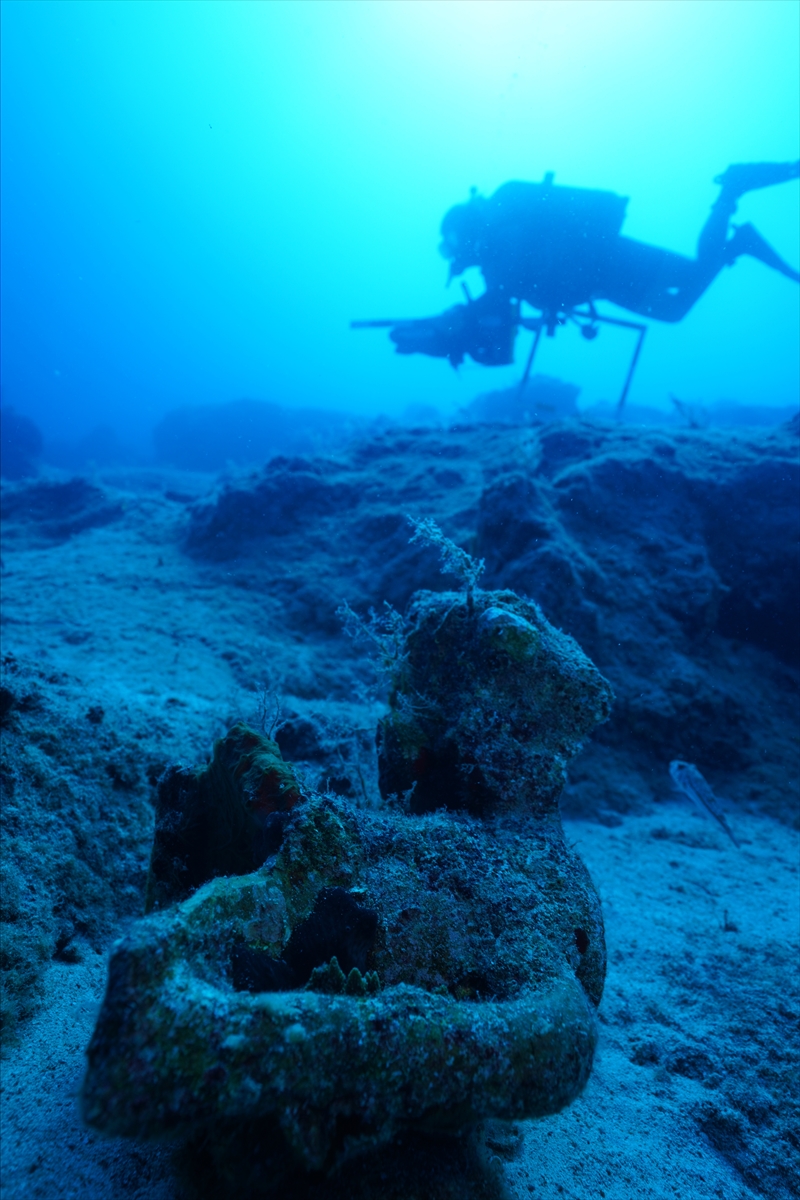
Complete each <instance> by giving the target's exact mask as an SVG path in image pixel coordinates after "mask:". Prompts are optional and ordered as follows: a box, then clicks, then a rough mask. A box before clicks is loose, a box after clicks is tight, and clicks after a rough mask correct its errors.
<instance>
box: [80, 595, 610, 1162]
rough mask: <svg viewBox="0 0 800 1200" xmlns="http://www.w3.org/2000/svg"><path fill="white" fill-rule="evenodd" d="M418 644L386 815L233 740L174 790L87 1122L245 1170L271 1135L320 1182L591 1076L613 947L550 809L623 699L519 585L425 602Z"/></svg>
mask: <svg viewBox="0 0 800 1200" xmlns="http://www.w3.org/2000/svg"><path fill="white" fill-rule="evenodd" d="M404 650H405V653H404V654H403V655H401V657H400V659H399V660H398V662H397V666H396V671H395V677H394V680H393V684H394V689H393V693H392V696H391V701H390V711H389V714H388V715H387V717H386V718H385V719H384V720H383V722H382V724H381V729H380V731H379V763H380V778H381V788H382V791H383V793H384V795H385V797H386V799H387V803H386V805H385V807H384V808H382V809H381V810H377V811H373V810H367V809H358V808H356V807H354V806H353V805H350V804H348V803H347V802H345V801H343V800H339V799H332V798H331V797H328V796H317V795H307V796H305V795H303V794H302V792H301V789H300V787H299V786H298V785H297V784H296V783H295V782H294V781H293V779H292V778H291V772H290V768H289V767H288V766H287V765H286V764H284V763H282V762H281V761H280V752H279V751H278V749H277V747H276V746H275V745H274V743H271V742H269V741H268V740H267V739H265V738H261V737H260V735H258V734H255V733H253V732H252V731H250V730H247V729H245V727H243V726H237V727H235V728H234V730H232V731H231V733H230V734H229V735H228V737H227V738H225V739H223V741H222V742H220V743H218V744H217V746H216V747H215V753H214V759H213V761H212V763H211V764H210V765H209V766H208V767H207V768H205V769H204V770H203V771H199V772H195V773H194V774H191V775H190V773H188V772H184V774H183V775H182V776H181V778H180V780H178V782H177V783H176V777H175V776H174V774H173V775H172V776H169V777H167V779H166V782H165V783H162V790H161V796H160V801H159V804H160V811H159V814H158V820H157V832H156V843H155V846H154V851H153V864H152V868H151V877H150V884H149V893H148V894H149V901H148V903H149V907H150V909H151V910H152V911H151V912H150V914H149V915H148V916H146V917H145V918H144V919H142V920H141V921H139V922H138V924H137V925H135V926H134V927H133V929H132V930H131V931H130V932H129V933H128V934H127V935H126V936H125V937H124V938H123V939H122V940H120V941H119V942H118V943H117V944H116V945H115V947H114V950H113V953H112V956H111V962H110V967H109V980H108V988H107V992H106V997H105V1000H104V1003H103V1007H102V1010H101V1013H100V1016H99V1019H98V1022H97V1027H96V1029H95V1032H94V1036H93V1038H92V1041H91V1044H90V1046H89V1050H88V1057H89V1065H88V1070H87V1074H86V1078H85V1081H84V1085H83V1091H82V1108H83V1114H84V1117H85V1120H86V1121H87V1123H88V1124H89V1125H91V1126H93V1127H94V1128H97V1129H101V1130H103V1131H104V1132H106V1133H109V1134H114V1135H125V1136H130V1137H163V1136H164V1135H166V1134H170V1133H173V1134H190V1133H191V1134H192V1136H196V1135H197V1131H198V1130H200V1131H205V1135H204V1136H206V1138H207V1139H208V1138H211V1139H213V1138H214V1136H215V1132H214V1131H219V1137H218V1144H219V1145H222V1144H223V1143H224V1142H225V1139H226V1138H229V1141H228V1143H226V1144H228V1145H229V1146H230V1147H233V1145H235V1146H236V1151H235V1153H236V1155H237V1156H241V1154H242V1145H243V1139H244V1144H247V1134H246V1130H247V1128H251V1129H252V1131H253V1139H254V1142H253V1144H254V1145H255V1141H256V1140H257V1141H258V1143H259V1150H258V1153H259V1154H261V1155H262V1157H263V1155H264V1153H265V1150H264V1139H265V1138H267V1140H268V1141H269V1142H270V1145H274V1151H275V1155H277V1156H278V1157H280V1156H281V1155H283V1157H284V1159H286V1160H287V1161H288V1158H289V1155H288V1154H287V1151H290V1152H291V1156H293V1158H294V1161H296V1162H298V1163H299V1164H301V1166H302V1167H304V1168H306V1169H309V1170H320V1169H323V1170H330V1169H331V1168H333V1167H336V1166H338V1165H340V1164H341V1163H342V1162H344V1161H345V1160H346V1159H348V1158H350V1157H352V1156H353V1155H354V1154H357V1153H359V1152H363V1151H366V1150H369V1149H374V1148H376V1147H378V1146H381V1145H385V1144H386V1143H388V1142H389V1141H390V1140H391V1139H393V1138H394V1137H395V1136H396V1135H397V1134H398V1133H399V1132H401V1131H402V1130H404V1129H409V1128H412V1129H421V1130H431V1131H443V1130H458V1129H461V1128H464V1127H465V1126H467V1125H469V1124H470V1123H473V1122H476V1121H479V1120H481V1119H483V1118H489V1117H491V1118H499V1119H515V1118H524V1117H533V1116H538V1115H543V1114H546V1113H552V1112H556V1111H558V1110H559V1109H560V1108H562V1107H563V1106H564V1105H566V1104H568V1103H569V1102H570V1101H571V1100H573V1099H574V1098H575V1097H576V1096H577V1095H578V1094H579V1092H580V1091H581V1089H582V1088H583V1086H584V1085H585V1083H586V1081H587V1079H588V1076H589V1072H590V1069H591V1063H592V1056H593V1052H594V1046H595V1040H596V1025H595V1017H594V1009H595V1007H596V1005H597V1004H598V1003H599V1001H600V997H601V994H602V988H603V981H604V975H605V947H604V940H603V926H602V918H601V914H600V907H599V903H598V899H597V896H596V894H595V891H594V888H593V887H592V884H591V881H590V879H589V876H588V873H587V871H586V869H585V867H584V866H583V864H582V863H581V861H580V859H579V858H578V857H577V856H576V855H575V854H574V853H573V852H572V851H571V850H569V849H568V848H567V846H566V844H565V842H564V837H563V833H562V829H561V823H560V818H559V814H558V795H559V792H560V790H561V787H562V785H563V779H564V767H565V763H566V761H567V760H568V759H569V757H570V756H571V755H573V754H574V753H575V752H576V750H577V749H578V747H579V744H580V740H581V738H583V737H585V736H586V735H587V734H588V733H589V732H590V731H591V729H592V728H593V727H594V726H595V725H596V724H597V723H598V722H600V721H602V720H604V719H605V718H606V717H607V715H608V712H609V708H610V702H611V692H610V688H609V686H608V684H607V683H606V682H605V680H604V679H603V678H602V677H601V676H600V675H599V673H598V672H597V671H596V669H595V668H594V667H593V666H592V664H591V663H590V662H589V660H588V659H587V658H586V657H585V655H583V653H582V652H581V650H580V649H579V647H578V646H577V645H576V643H575V642H574V641H572V639H571V638H569V637H567V636H566V635H564V634H562V633H559V632H558V631H557V630H555V629H553V628H552V627H551V626H550V625H549V624H548V623H547V621H546V620H545V618H544V617H543V616H542V614H541V612H540V610H539V609H538V608H537V607H536V605H535V604H533V603H531V602H529V601H524V600H521V599H520V598H519V597H518V596H516V595H515V594H514V593H511V592H475V594H474V596H473V595H471V596H470V597H469V602H467V600H466V599H465V597H464V596H463V595H459V594H456V593H445V594H431V593H421V594H419V595H418V596H417V597H416V598H415V600H414V602H413V604H412V606H411V609H410V610H409V615H408V623H407V637H406V642H405V647H404ZM259 771H261V772H262V773H263V776H264V778H263V779H261V777H260V776H259ZM269 772H271V773H272V774H271V777H270V778H271V782H269V781H267V779H266V776H267V774H268V773H269ZM262 784H263V786H262ZM181 789H183V790H181ZM215 789H216V790H215ZM258 797H261V800H260V801H259V803H260V804H261V809H260V810H259V808H258V804H257V803H256V801H257V799H258ZM270 797H271V798H270ZM215 806H220V807H221V808H224V809H225V813H226V815H225V818H224V820H222V819H221V818H219V816H215V815H214V814H215V812H216V808H215ZM266 810H269V811H266ZM259 812H261V816H259V815H258V813H259ZM275 813H280V814H281V816H280V822H279V824H278V825H274V827H273V824H274V820H273V816H274V814H275ZM170 814H171V815H170ZM198 814H200V815H198ZM265 814H266V815H265ZM201 817H202V820H201ZM270 821H273V824H269V822H270ZM203 822H205V824H204V825H203ZM248 822H249V824H248ZM201 826H202V829H201ZM248 829H249V830H250V833H251V834H252V836H253V837H254V838H255V839H256V843H255V844H256V845H257V846H258V847H259V850H258V853H262V852H263V851H264V849H265V847H266V854H267V855H268V857H266V856H265V861H263V864H262V865H259V866H258V867H257V869H255V870H253V869H251V866H252V864H251V862H250V860H249V859H248V855H250V854H251V853H255V851H253V850H252V849H248V847H247V837H248V836H250V835H248V834H247V830H248ZM265 829H266V830H268V834H265V833H264V830H265ZM203 830H205V832H203ZM220 830H227V831H228V835H226V836H229V842H226V843H224V839H222V840H219V839H221V838H222V835H221V834H220V832H219V831H220ZM198 831H200V832H198ZM208 831H216V832H214V833H213V834H212V841H213V838H217V839H218V842H217V844H216V845H214V846H213V853H211V852H210V851H209V849H208V844H207V840H204V839H207V835H208ZM237 839H239V840H238V841H237ZM259 839H260V840H259ZM265 839H266V840H265ZM223 843H224V844H223ZM176 847H177V853H176V852H175V851H176ZM198 847H199V848H198ZM237 847H238V848H237ZM234 850H235V851H236V852H235V853H234ZM176 863H177V865H176ZM236 863H238V864H240V865H238V866H237V865H236ZM198 864H200V865H198ZM204 873H205V880H204V881H201V880H200V879H199V878H198V876H199V875H202V874H204ZM210 876H216V877H210ZM189 881H191V882H192V883H193V884H194V886H195V889H196V890H194V891H193V892H192V894H190V895H188V896H186V898H184V899H180V896H181V895H182V894H185V892H186V891H187V890H188V883H189ZM233 1128H235V1129H236V1131H237V1132H236V1138H235V1139H231V1138H230V1137H229V1134H226V1133H225V1132H224V1131H225V1130H228V1131H230V1130H231V1129H233ZM243 1130H244V1131H245V1132H244V1133H243ZM265 1131H266V1132H265ZM231 1152H233V1151H231ZM220 1153H221V1154H222V1155H223V1157H224V1153H225V1151H224V1146H223V1149H222V1150H221V1151H220ZM270 1153H271V1152H270ZM229 1157H230V1155H229ZM270 1162H271V1163H272V1164H273V1165H272V1166H271V1167H270V1171H273V1169H274V1160H273V1159H272V1158H271V1159H270ZM217 1165H218V1167H219V1163H218V1164H217ZM226 1169H227V1167H224V1164H223V1174H224V1171H225V1170H226ZM232 1169H233V1168H231V1170H232ZM278 1174H280V1172H278ZM232 1177H233V1176H231V1178H232ZM274 1177H275V1178H276V1179H277V1177H278V1176H277V1175H275V1176H274Z"/></svg>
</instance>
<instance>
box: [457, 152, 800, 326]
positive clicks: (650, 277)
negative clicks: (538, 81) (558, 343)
mask: <svg viewBox="0 0 800 1200" xmlns="http://www.w3.org/2000/svg"><path fill="white" fill-rule="evenodd" d="M799 165H800V164H797V163H745V164H738V165H735V166H732V167H729V168H728V170H727V171H726V172H725V173H724V174H723V175H720V176H718V177H717V179H716V180H715V182H716V183H718V184H720V187H721V192H720V195H719V197H718V199H717V201H716V203H715V204H714V206H713V208H712V210H711V214H710V216H709V218H708V220H707V222H706V224H705V226H704V227H703V230H702V232H701V234H700V237H699V240H698V246H697V256H696V257H695V258H685V257H684V256H683V255H681V254H674V253H672V251H669V250H661V249H659V248H658V247H657V246H649V245H647V244H645V243H644V242H637V241H634V240H633V239H632V238H626V237H622V236H621V235H620V232H619V230H620V228H621V226H622V221H623V219H624V216H625V206H626V204H627V200H626V199H625V198H624V197H622V196H616V195H614V194H613V193H611V192H599V191H590V190H588V189H583V188H562V187H555V186H553V183H552V176H547V177H545V181H544V182H543V183H538V184H534V183H507V184H504V186H503V187H501V188H498V190H497V191H496V192H495V193H494V195H492V196H491V197H489V198H488V199H485V198H484V197H482V196H478V195H476V194H473V196H472V198H471V200H470V201H469V202H468V203H467V204H462V205H457V206H456V207H455V208H453V209H451V210H450V212H449V213H448V214H447V215H446V217H445V219H444V222H443V224H442V239H443V240H442V245H441V250H442V253H443V254H444V256H445V257H446V258H449V259H450V260H451V277H452V276H453V275H459V274H460V273H461V272H462V271H463V270H465V268H466V267H468V266H478V267H480V269H481V271H482V272H483V275H484V278H485V280H486V287H487V291H488V292H493V293H495V294H497V293H500V294H502V295H503V296H504V297H505V298H507V299H509V300H511V299H514V300H525V301H527V302H528V303H529V304H531V305H533V306H534V307H535V308H538V309H540V310H541V311H542V312H545V313H558V312H567V311H569V310H570V309H572V308H574V307H576V306H577V305H580V304H586V303H588V302H590V301H594V300H610V301H611V302H612V303H614V304H618V305H620V306H621V307H623V308H626V309H629V310H630V311H631V312H635V313H640V314H641V315H642V316H645V317H653V318H655V319H656V320H659V321H679V320H680V319H681V317H683V316H685V314H686V313H687V312H688V311H689V309H690V308H691V307H692V305H693V304H694V303H695V301H696V300H698V298H699V297H700V296H701V295H702V294H703V292H704V291H705V290H706V288H707V287H708V286H709V284H710V283H712V282H713V280H714V279H715V278H716V276H717V275H718V274H719V272H720V271H721V270H722V268H723V267H724V266H726V265H730V264H731V263H733V262H735V260H736V259H737V258H738V257H739V256H740V255H742V254H747V255H750V256H752V257H754V258H758V259H759V260H760V261H761V262H764V263H766V264H767V266H770V267H772V268H773V269H774V270H776V271H780V272H781V273H782V274H783V275H786V276H787V277H788V278H789V279H793V280H795V281H798V282H800V274H798V272H797V271H795V270H793V268H792V267H790V266H789V265H788V264H787V263H785V262H784V261H783V260H782V259H781V258H780V257H779V256H778V255H777V254H776V253H775V251H774V250H772V249H771V247H770V246H768V245H767V243H766V242H765V241H764V240H763V238H762V237H761V236H760V235H759V234H758V233H757V232H756V230H755V229H754V228H753V226H752V225H742V226H739V227H738V228H735V229H734V232H733V234H732V236H730V237H729V228H730V218H731V217H732V216H733V214H734V212H735V211H736V203H737V201H738V199H739V198H740V196H742V195H744V193H745V192H748V191H752V190H754V189H756V188H761V187H769V186H771V185H772V184H776V183H782V182H785V181H786V180H789V179H796V178H797V177H798V166H799Z"/></svg>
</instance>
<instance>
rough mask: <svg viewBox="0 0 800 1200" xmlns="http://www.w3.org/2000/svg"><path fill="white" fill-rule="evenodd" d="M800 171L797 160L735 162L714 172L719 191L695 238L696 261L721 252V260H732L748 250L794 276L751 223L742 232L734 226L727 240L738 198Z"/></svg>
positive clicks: (710, 260) (714, 258) (712, 259)
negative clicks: (720, 171) (734, 229)
mask: <svg viewBox="0 0 800 1200" xmlns="http://www.w3.org/2000/svg"><path fill="white" fill-rule="evenodd" d="M799 175H800V162H792V163H734V165H733V166H731V167H728V169H727V171H725V172H723V174H722V175H717V176H716V178H715V179H714V183H717V184H719V186H720V194H719V196H718V197H717V199H716V200H715V202H714V205H713V207H712V209H711V214H710V216H709V218H708V220H707V221H706V223H705V225H704V226H703V228H702V230H701V231H700V237H699V238H698V242H697V261H698V262H700V263H703V264H711V263H715V262H716V261H717V260H718V257H719V255H720V254H722V255H723V260H724V262H726V263H728V264H729V265H730V264H732V263H734V262H735V261H736V259H737V258H738V257H739V255H741V254H749V255H750V256H751V257H753V258H757V259H759V260H760V261H761V262H763V263H766V265H767V266H768V267H772V268H773V270H775V271H780V272H781V274H782V275H786V276H787V277H788V278H789V279H795V280H796V279H797V272H796V271H794V270H792V268H791V267H790V266H789V265H788V264H787V263H785V262H784V261H783V259H782V258H780V256H779V255H778V254H776V253H775V251H774V250H773V249H772V247H771V246H768V245H767V243H766V242H765V241H764V239H763V238H762V237H761V235H760V234H759V233H757V232H756V230H755V229H754V228H753V226H752V225H742V226H741V230H742V234H741V236H738V233H739V231H738V230H737V231H736V233H735V234H734V236H733V237H732V238H731V239H730V240H728V224H729V221H730V218H731V217H732V216H733V214H734V213H735V212H736V206H737V201H738V200H739V199H741V197H742V196H743V195H744V194H745V193H746V192H754V191H756V190H757V189H758V188H765V187H773V186H774V185H775V184H777V183H787V182H788V181H789V180H790V179H797V178H798V176H799Z"/></svg>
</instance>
